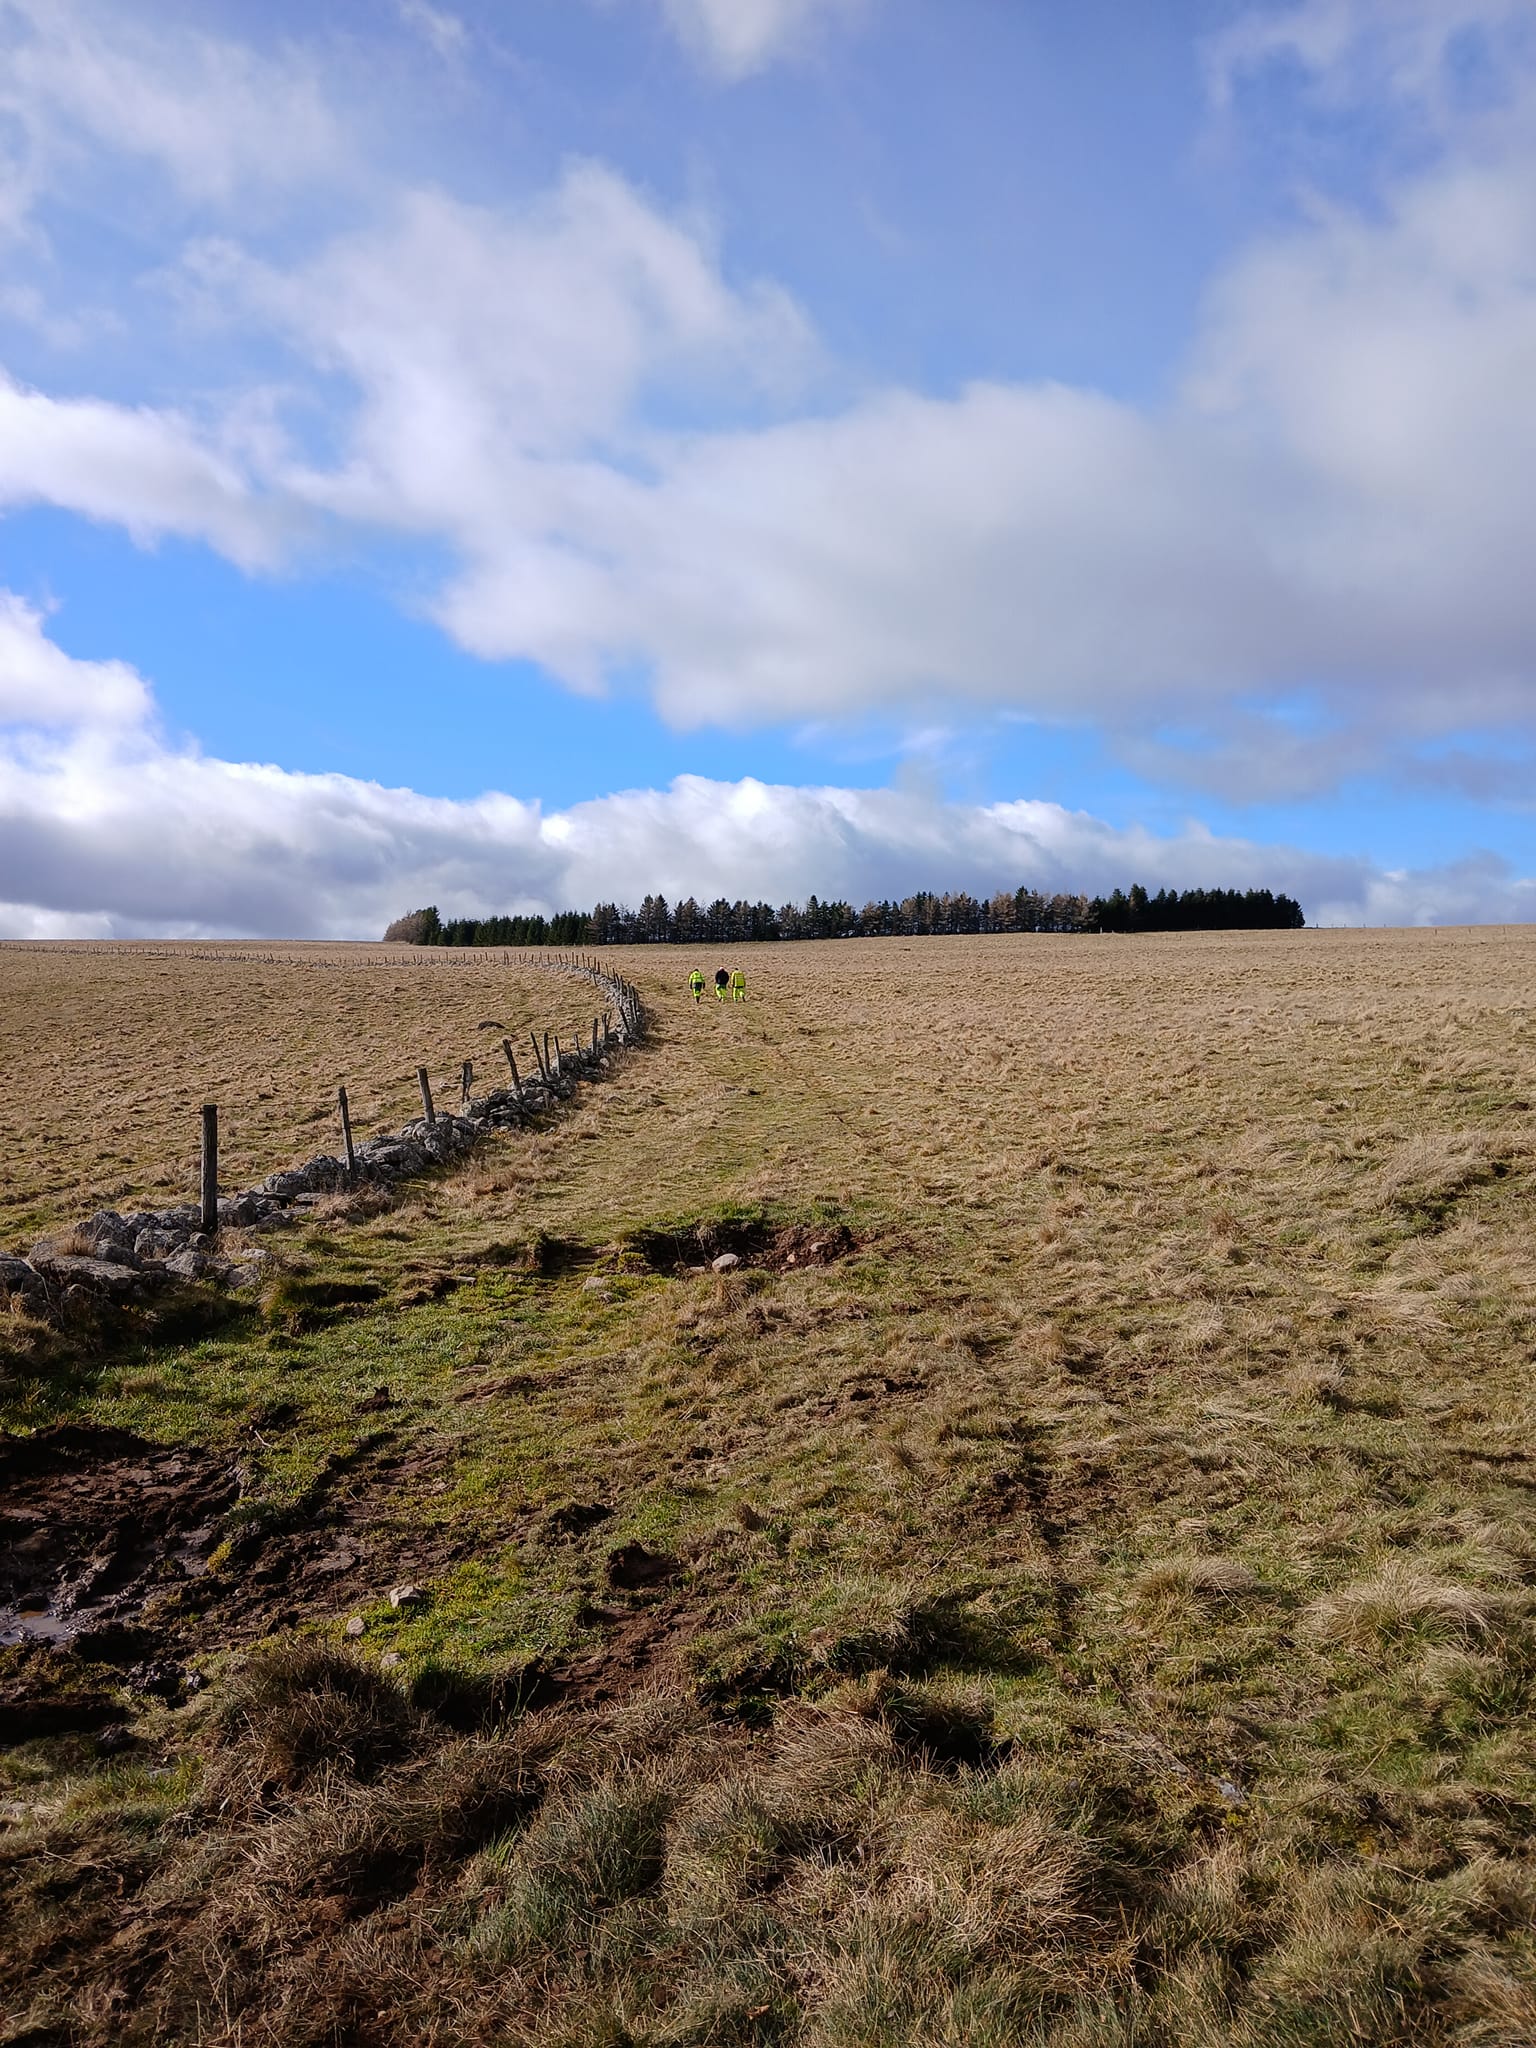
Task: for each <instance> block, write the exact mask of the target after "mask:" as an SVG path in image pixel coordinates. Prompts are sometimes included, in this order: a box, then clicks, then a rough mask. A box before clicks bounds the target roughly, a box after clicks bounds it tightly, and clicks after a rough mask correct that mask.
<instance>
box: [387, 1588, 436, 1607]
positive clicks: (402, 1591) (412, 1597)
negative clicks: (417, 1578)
mask: <svg viewBox="0 0 1536 2048" xmlns="http://www.w3.org/2000/svg"><path fill="white" fill-rule="evenodd" d="M426 1597H427V1596H426V1594H425V1593H424V1592H423V1591H422V1589H421V1588H420V1586H413V1585H409V1584H407V1585H404V1586H391V1587H390V1589H389V1604H390V1606H391V1607H416V1606H418V1605H419V1604H420V1603H421V1602H422V1601H423V1600H425V1599H426Z"/></svg>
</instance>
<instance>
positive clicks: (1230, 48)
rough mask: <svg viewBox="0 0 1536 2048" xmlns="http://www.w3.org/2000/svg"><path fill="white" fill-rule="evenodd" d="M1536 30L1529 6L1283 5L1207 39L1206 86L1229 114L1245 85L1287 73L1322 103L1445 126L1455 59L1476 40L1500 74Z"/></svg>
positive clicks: (1251, 12) (1516, 2)
mask: <svg viewBox="0 0 1536 2048" xmlns="http://www.w3.org/2000/svg"><path fill="white" fill-rule="evenodd" d="M1533 24H1536V9H1533V7H1532V0H1281V4H1277V5H1270V6H1264V7H1249V8H1246V9H1244V10H1243V11H1241V12H1240V13H1238V14H1237V15H1236V16H1235V17H1234V19H1233V20H1231V21H1230V22H1228V23H1227V24H1226V25H1225V26H1224V27H1223V28H1221V29H1220V30H1218V31H1217V32H1216V33H1215V34H1214V35H1212V36H1211V37H1209V38H1208V39H1207V41H1206V43H1205V46H1204V57H1205V67H1206V77H1207V81H1208V83H1209V86H1210V89H1211V93H1212V96H1213V98H1214V99H1215V100H1216V102H1217V104H1218V105H1219V106H1227V105H1230V103H1231V101H1232V99H1233V98H1234V96H1235V94H1236V93H1237V91H1238V90H1239V89H1240V88H1241V86H1242V85H1243V83H1244V82H1245V81H1246V80H1248V79H1249V78H1251V77H1253V76H1254V75H1255V74H1257V73H1260V72H1263V71H1267V70H1270V69H1272V68H1273V67H1274V66H1276V65H1278V64H1290V65H1293V66H1295V67H1296V68H1297V69H1299V70H1300V71H1301V72H1302V73H1303V75H1304V76H1305V77H1306V78H1307V80H1308V81H1309V83H1310V85H1311V86H1312V89H1313V90H1314V91H1315V92H1316V93H1317V94H1318V96H1319V97H1320V98H1322V99H1324V100H1327V101H1331V102H1334V103H1342V102H1347V101H1352V100H1361V99H1365V98H1368V97H1379V96H1380V95H1383V94H1386V95H1389V96H1391V97H1392V98H1395V99H1398V100H1402V101H1407V102H1411V103H1412V105H1413V106H1414V108H1415V110H1416V111H1417V112H1418V113H1419V114H1421V115H1425V114H1427V115H1430V116H1432V117H1435V118H1444V117H1445V116H1446V115H1448V114H1449V113H1450V112H1451V111H1452V110H1453V108H1454V106H1455V104H1456V99H1457V95H1456V91H1455V85H1454V78H1453V75H1452V59H1453V55H1454V53H1455V52H1456V50H1457V49H1458V48H1460V49H1462V50H1463V51H1465V50H1466V49H1467V48H1468V46H1469V44H1470V43H1471V41H1472V40H1473V39H1474V38H1475V39H1477V41H1478V42H1479V44H1480V45H1481V48H1482V51H1483V54H1484V55H1485V56H1486V57H1487V59H1488V60H1489V63H1490V65H1491V66H1492V67H1494V68H1495V69H1496V68H1497V66H1498V65H1499V64H1500V63H1502V62H1505V61H1507V60H1508V59H1509V57H1511V56H1512V55H1516V54H1518V53H1519V51H1520V48H1521V43H1522V39H1525V38H1527V37H1528V35H1529V31H1530V30H1531V28H1532V26H1533Z"/></svg>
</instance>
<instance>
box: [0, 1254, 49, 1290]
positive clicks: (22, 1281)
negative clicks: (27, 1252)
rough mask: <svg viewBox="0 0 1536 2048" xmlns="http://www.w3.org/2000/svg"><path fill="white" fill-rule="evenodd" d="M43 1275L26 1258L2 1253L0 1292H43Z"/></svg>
mask: <svg viewBox="0 0 1536 2048" xmlns="http://www.w3.org/2000/svg"><path fill="white" fill-rule="evenodd" d="M42 1291H43V1276H42V1274H41V1273H39V1272H38V1270H37V1268H36V1267H35V1266H29V1265H28V1264H27V1262H26V1260H25V1259H13V1258H10V1257H7V1256H4V1255H0V1294H41V1293H42Z"/></svg>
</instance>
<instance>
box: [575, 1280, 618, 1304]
mask: <svg viewBox="0 0 1536 2048" xmlns="http://www.w3.org/2000/svg"><path fill="white" fill-rule="evenodd" d="M581 1291H582V1293H583V1294H598V1295H601V1296H602V1298H603V1300H604V1301H611V1300H612V1299H613V1283H612V1281H610V1280H609V1279H608V1278H607V1277H606V1275H604V1274H602V1273H594V1274H593V1276H592V1278H591V1279H590V1280H583V1281H582V1283H581Z"/></svg>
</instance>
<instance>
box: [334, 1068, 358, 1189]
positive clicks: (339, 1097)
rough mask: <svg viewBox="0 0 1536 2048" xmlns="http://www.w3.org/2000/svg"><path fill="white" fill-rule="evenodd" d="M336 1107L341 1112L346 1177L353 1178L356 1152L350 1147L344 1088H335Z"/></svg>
mask: <svg viewBox="0 0 1536 2048" xmlns="http://www.w3.org/2000/svg"><path fill="white" fill-rule="evenodd" d="M336 1107H337V1109H338V1110H339V1111H340V1112H341V1145H342V1150H343V1151H344V1152H345V1153H346V1155H347V1179H348V1180H353V1179H355V1178H356V1176H357V1154H356V1152H355V1151H354V1150H353V1149H352V1117H351V1113H350V1112H349V1110H348V1108H347V1091H346V1089H345V1088H338V1089H337V1090H336Z"/></svg>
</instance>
